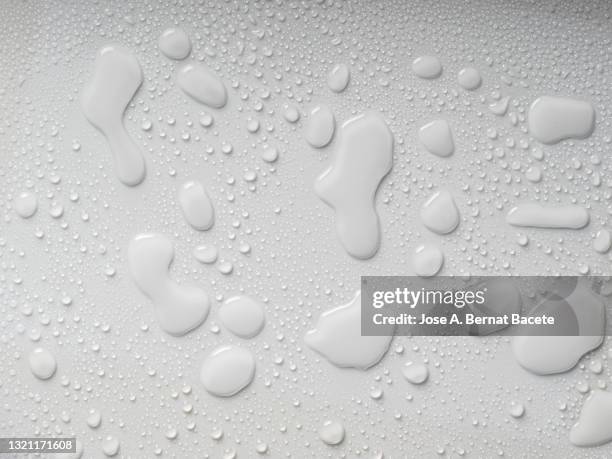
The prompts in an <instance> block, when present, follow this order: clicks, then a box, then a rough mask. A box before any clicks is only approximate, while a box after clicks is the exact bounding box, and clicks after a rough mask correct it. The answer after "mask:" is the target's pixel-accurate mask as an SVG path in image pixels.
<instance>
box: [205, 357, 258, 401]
mask: <svg viewBox="0 0 612 459" xmlns="http://www.w3.org/2000/svg"><path fill="white" fill-rule="evenodd" d="M254 375H255V359H254V358H253V354H251V352H250V351H248V350H247V349H243V348H241V347H237V346H223V347H219V348H217V349H215V350H214V351H213V352H212V353H211V354H210V355H208V356H207V357H206V359H205V360H204V363H203V364H202V370H201V372H200V380H201V381H202V384H204V387H205V388H206V390H207V391H208V392H210V393H211V394H213V395H216V396H218V397H230V396H232V395H235V394H237V393H238V392H240V391H241V390H242V389H244V388H245V387H246V386H248V385H249V384H251V381H252V380H253V376H254Z"/></svg>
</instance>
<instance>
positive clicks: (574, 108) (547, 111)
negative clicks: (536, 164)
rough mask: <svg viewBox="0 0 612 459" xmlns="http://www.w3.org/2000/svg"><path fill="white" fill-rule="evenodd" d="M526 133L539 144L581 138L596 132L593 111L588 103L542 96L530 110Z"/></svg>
mask: <svg viewBox="0 0 612 459" xmlns="http://www.w3.org/2000/svg"><path fill="white" fill-rule="evenodd" d="M528 120H529V132H530V133H531V135H532V136H534V137H535V138H536V139H537V140H539V141H540V142H542V143H547V144H553V143H557V142H560V141H561V140H564V139H570V138H575V139H584V138H586V137H588V136H590V135H591V133H592V132H593V129H595V109H594V108H593V105H591V103H590V102H586V101H583V100H577V99H570V98H566V97H551V96H543V97H540V98H538V99H536V100H535V101H534V102H533V104H531V107H530V108H529V117H528Z"/></svg>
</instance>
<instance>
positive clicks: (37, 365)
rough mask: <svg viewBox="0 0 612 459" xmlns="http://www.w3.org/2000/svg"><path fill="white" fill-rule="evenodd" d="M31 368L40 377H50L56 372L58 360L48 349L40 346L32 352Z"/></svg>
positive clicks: (30, 358)
mask: <svg viewBox="0 0 612 459" xmlns="http://www.w3.org/2000/svg"><path fill="white" fill-rule="evenodd" d="M29 363H30V370H32V374H33V375H34V376H36V377H37V378H38V379H49V378H51V376H53V375H54V374H55V370H56V369H57V362H56V360H55V356H54V355H53V354H51V352H49V351H48V350H47V349H43V348H41V347H38V348H36V349H34V350H33V351H32V352H30V357H29Z"/></svg>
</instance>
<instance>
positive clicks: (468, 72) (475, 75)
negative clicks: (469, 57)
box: [457, 67, 482, 91]
mask: <svg viewBox="0 0 612 459" xmlns="http://www.w3.org/2000/svg"><path fill="white" fill-rule="evenodd" d="M457 81H458V82H459V86H461V87H462V88H463V89H467V90H468V91H473V90H475V89H478V88H479V87H480V85H481V84H482V77H481V76H480V72H479V71H478V70H477V69H475V68H474V67H466V68H464V69H461V70H460V71H459V74H458V75H457Z"/></svg>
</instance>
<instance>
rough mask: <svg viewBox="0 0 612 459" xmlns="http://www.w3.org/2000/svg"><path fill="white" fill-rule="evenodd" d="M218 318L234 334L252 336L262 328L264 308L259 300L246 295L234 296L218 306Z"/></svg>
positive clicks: (244, 336)
mask: <svg viewBox="0 0 612 459" xmlns="http://www.w3.org/2000/svg"><path fill="white" fill-rule="evenodd" d="M219 320H221V323H223V325H224V326H225V328H227V329H228V330H229V331H231V332H232V333H233V334H234V335H236V336H239V337H241V338H253V337H254V336H256V335H258V334H259V332H260V331H261V330H262V329H263V326H264V323H265V315H264V309H263V307H262V305H261V303H260V302H259V301H256V300H254V299H252V298H250V297H248V296H234V297H232V298H229V299H227V300H226V301H225V303H223V305H222V306H221V308H219Z"/></svg>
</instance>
